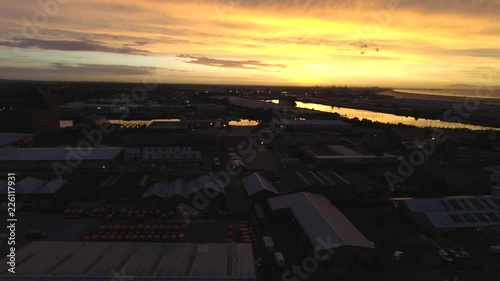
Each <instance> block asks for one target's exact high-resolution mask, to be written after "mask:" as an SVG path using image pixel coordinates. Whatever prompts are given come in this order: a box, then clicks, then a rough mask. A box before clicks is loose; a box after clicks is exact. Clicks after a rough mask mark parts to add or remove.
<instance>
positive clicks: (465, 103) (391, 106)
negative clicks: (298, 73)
mask: <svg viewBox="0 0 500 281" xmlns="http://www.w3.org/2000/svg"><path fill="white" fill-rule="evenodd" d="M297 100H298V101H304V102H307V103H316V104H321V105H328V106H332V107H343V108H350V109H361V110H369V111H374V112H380V113H387V114H393V115H397V116H401V117H414V118H415V119H429V120H447V121H450V122H457V123H464V124H470V125H477V126H485V127H494V128H500V116H499V112H500V100H498V99H484V98H477V99H476V98H474V99H472V98H466V97H449V96H439V95H421V94H414V93H404V92H397V91H382V92H378V93H377V94H376V96H371V97H370V96H363V97H351V98H345V97H341V98H339V97H336V96H326V95H324V96H322V97H314V98H307V99H301V98H298V99H297Z"/></svg>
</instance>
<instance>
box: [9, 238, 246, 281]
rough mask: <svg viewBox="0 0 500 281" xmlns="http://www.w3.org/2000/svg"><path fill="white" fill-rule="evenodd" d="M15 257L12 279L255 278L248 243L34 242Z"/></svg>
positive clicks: (20, 250) (19, 251)
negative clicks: (17, 260) (20, 263)
mask: <svg viewBox="0 0 500 281" xmlns="http://www.w3.org/2000/svg"><path fill="white" fill-rule="evenodd" d="M16 257H17V258H18V259H19V260H20V261H24V262H23V263H22V266H18V267H16V275H15V276H10V275H9V276H8V277H15V278H16V279H23V278H26V279H29V278H30V277H33V276H37V278H47V279H51V278H53V279H55V278H56V277H57V278H65V277H66V278H68V277H74V278H82V280H90V279H92V280H94V279H95V278H107V279H105V280H110V279H111V278H117V279H121V278H123V279H124V280H126V279H127V277H132V276H133V277H134V278H135V279H136V280H137V278H139V279H140V280H143V279H141V278H144V279H145V278H155V279H163V278H165V279H172V278H176V279H182V280H197V279H199V278H203V277H205V278H209V279H212V280H213V278H215V279H216V280H226V279H228V280H231V279H243V278H244V279H245V280H255V278H256V272H255V265H254V256H253V250H252V245H251V244H237V243H235V244H216V243H213V244H194V243H122V242H46V241H36V242H32V243H30V244H28V245H27V246H26V247H24V248H22V249H19V250H18V252H17V256H16ZM2 262H3V263H4V264H5V262H6V259H5V258H4V259H2ZM8 274H10V273H8V272H7V273H5V272H4V273H2V274H0V278H2V277H7V275H8ZM93 278H94V279H93ZM47 279H45V280H47ZM51 280H52V279H51Z"/></svg>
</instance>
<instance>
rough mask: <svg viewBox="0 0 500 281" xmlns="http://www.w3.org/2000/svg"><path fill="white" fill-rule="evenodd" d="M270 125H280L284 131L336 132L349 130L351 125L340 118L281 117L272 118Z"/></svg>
mask: <svg viewBox="0 0 500 281" xmlns="http://www.w3.org/2000/svg"><path fill="white" fill-rule="evenodd" d="M271 125H272V126H278V127H280V126H282V127H283V128H285V130H286V131H318V130H333V131H337V132H350V131H352V125H351V124H349V123H347V122H345V121H342V120H315V119H308V120H299V119H282V120H273V122H272V124H271Z"/></svg>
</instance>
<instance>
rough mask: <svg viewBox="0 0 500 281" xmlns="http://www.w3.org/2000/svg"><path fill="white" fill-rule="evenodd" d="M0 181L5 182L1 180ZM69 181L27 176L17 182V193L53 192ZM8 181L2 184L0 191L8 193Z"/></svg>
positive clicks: (15, 186)
mask: <svg viewBox="0 0 500 281" xmlns="http://www.w3.org/2000/svg"><path fill="white" fill-rule="evenodd" d="M0 183H3V182H2V181H0ZM66 183H67V181H65V180H57V179H54V180H50V181H48V180H42V179H38V178H34V177H27V178H24V179H22V180H20V181H19V182H17V183H16V185H14V186H13V187H14V188H15V191H16V194H52V193H55V192H56V191H57V190H59V189H60V188H61V187H63V186H64V185H65V184H66ZM7 191H8V188H7V182H5V184H2V186H0V193H2V194H5V193H7Z"/></svg>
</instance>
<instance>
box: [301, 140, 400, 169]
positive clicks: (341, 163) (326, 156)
mask: <svg viewBox="0 0 500 281" xmlns="http://www.w3.org/2000/svg"><path fill="white" fill-rule="evenodd" d="M303 153H304V154H305V155H306V156H307V157H309V158H310V159H311V160H313V162H314V163H315V164H316V166H319V167H324V166H328V167H337V168H339V169H346V170H365V169H369V168H373V167H391V166H396V165H398V164H399V160H398V157H397V156H395V155H391V154H387V153H383V154H380V155H371V154H363V153H360V152H358V151H355V150H352V149H350V148H348V147H345V146H342V145H328V146H326V147H325V148H318V147H307V148H304V149H303Z"/></svg>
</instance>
